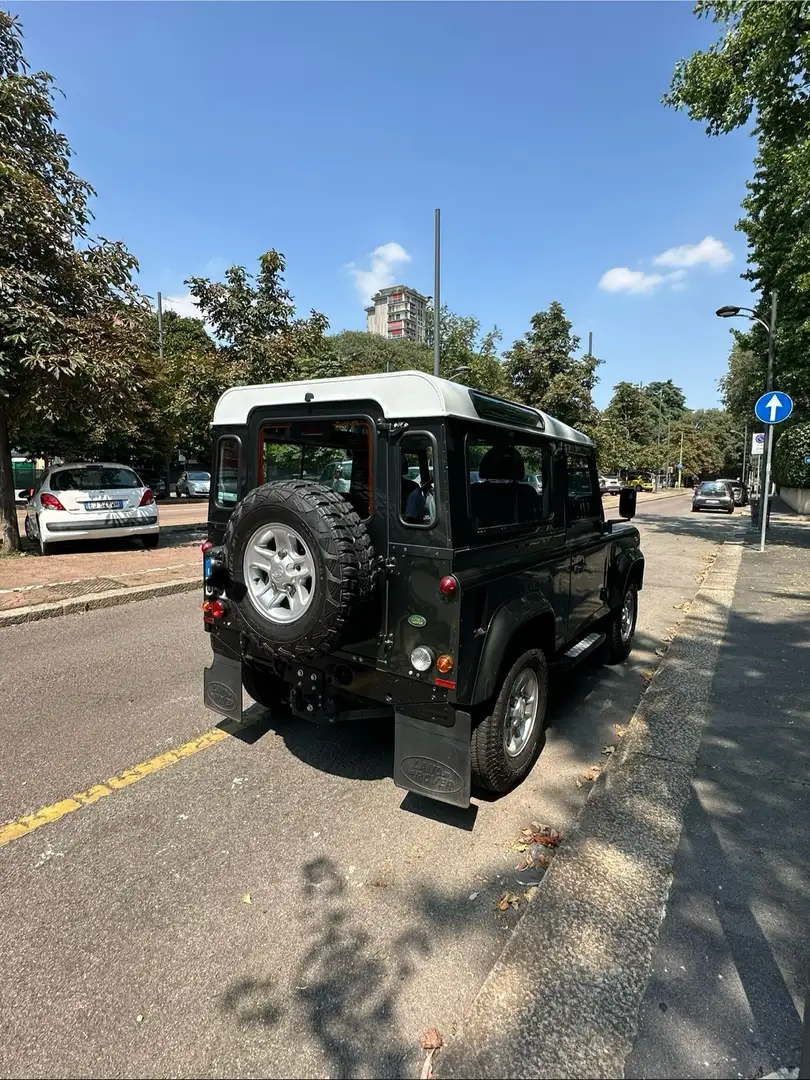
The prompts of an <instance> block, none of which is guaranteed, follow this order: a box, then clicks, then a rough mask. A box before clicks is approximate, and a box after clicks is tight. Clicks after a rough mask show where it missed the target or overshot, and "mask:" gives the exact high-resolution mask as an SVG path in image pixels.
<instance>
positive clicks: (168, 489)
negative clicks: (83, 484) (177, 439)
mask: <svg viewBox="0 0 810 1080" xmlns="http://www.w3.org/2000/svg"><path fill="white" fill-rule="evenodd" d="M157 316H158V352H159V354H160V359H161V360H162V359H163V296H162V295H161V294H160V293H158V294H157ZM171 493H172V463H171V462H169V463H168V465H167V466H166V498H167V499H168V498H169V496H170V495H171Z"/></svg>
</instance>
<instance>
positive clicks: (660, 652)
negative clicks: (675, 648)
mask: <svg viewBox="0 0 810 1080" xmlns="http://www.w3.org/2000/svg"><path fill="white" fill-rule="evenodd" d="M666 651H667V650H666V649H656V650H655V655H656V656H665V655H666Z"/></svg>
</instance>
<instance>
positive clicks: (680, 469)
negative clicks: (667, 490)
mask: <svg viewBox="0 0 810 1080" xmlns="http://www.w3.org/2000/svg"><path fill="white" fill-rule="evenodd" d="M678 487H679V488H681V487H683V432H681V453H680V456H679V457H678Z"/></svg>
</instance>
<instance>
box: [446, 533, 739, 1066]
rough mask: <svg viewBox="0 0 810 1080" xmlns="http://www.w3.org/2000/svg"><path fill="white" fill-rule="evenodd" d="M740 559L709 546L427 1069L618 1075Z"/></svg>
mask: <svg viewBox="0 0 810 1080" xmlns="http://www.w3.org/2000/svg"><path fill="white" fill-rule="evenodd" d="M742 551H743V548H742V544H741V542H737V543H727V544H725V545H724V546H723V547H722V548H721V550H720V553H719V555H718V557H717V559H716V561H715V563H714V566H713V568H712V570H711V571H710V572H709V574H708V575H707V577H706V579H705V581H704V583H703V585H702V587H701V588H700V590H699V591H698V593H697V596H696V597H695V600H694V602H693V604H692V607H691V609H690V611H689V612H688V614H687V615H686V617H685V619H684V621H683V623H682V624H681V630H680V633H679V635H678V637H677V638H676V639H675V641H674V642H673V643H672V645H671V646H670V648H669V649H668V651H667V654H666V656H665V658H664V660H663V661H662V663H661V666H660V667H659V669H658V671H657V673H656V675H655V677H654V678H653V680H652V682H651V684H650V686H649V688H648V689H647V692H646V693H645V694H644V696H643V698H642V700H641V702H640V704H639V706H638V708H637V710H636V712H635V714H634V716H633V719H632V720H631V722H630V725H629V728H628V731H627V734H626V735H625V737H624V739H623V740H622V742H621V744H620V749H619V751H618V752H617V753H615V754H614V755H613V757H612V759H611V761H610V763H609V765H608V767H607V768H606V769H605V771H604V772H603V773H602V775H601V776H600V777H599V779H598V780H597V781H596V783H595V784H594V788H593V790H592V792H591V794H590V796H589V798H588V801H587V802H586V803H585V806H584V807H583V809H582V811H581V813H580V816H579V818H578V819H577V822H576V823H575V825H574V828H573V830H572V831H571V832H570V833H569V835H568V837H567V839H566V841H565V843H564V844H563V845H562V847H561V848H560V850H559V853H558V855H557V857H556V858H555V860H554V862H553V863H552V865H551V868H550V870H549V871H548V873H547V874H546V877H545V879H544V880H543V882H542V883H541V885H540V888H539V890H538V893H537V894H536V896H535V898H534V900H533V902H532V903H531V904H530V905H529V907H528V909H527V911H526V914H525V915H524V916H523V918H522V920H521V921H520V923H519V924H518V926H517V928H516V930H515V932H514V934H513V935H512V937H511V938H510V940H509V942H508V943H507V945H506V947H505V949H504V951H503V953H502V954H501V957H500V959H499V960H498V962H497V964H496V965H495V967H494V968H493V970H492V972H491V973H490V975H489V976H488V977H487V979H486V980H485V982H484V984H483V986H482V988H481V990H480V991H479V993H478V995H477V996H476V998H475V1000H474V1002H473V1004H472V1007H471V1009H470V1012H469V1014H468V1015H467V1017H466V1018H465V1020H464V1023H463V1025H462V1028H461V1032H460V1034H459V1036H458V1037H457V1038H456V1039H455V1040H453V1041H452V1042H451V1043H450V1045H449V1047H448V1049H447V1050H446V1051H445V1053H444V1056H443V1058H442V1059H440V1060H439V1061H438V1062H437V1069H436V1075H438V1076H443V1077H470V1076H480V1077H496V1076H498V1077H500V1076H510V1077H561V1078H562V1077H582V1076H594V1077H613V1076H622V1075H623V1069H624V1063H625V1059H626V1058H627V1055H628V1054H629V1052H630V1050H631V1048H632V1045H633V1041H634V1038H635V1035H636V1031H637V1027H638V1015H639V1006H640V1003H641V1000H642V996H643V993H644V988H645V985H646V982H647V977H648V974H649V970H650V965H651V961H652V955H653V949H654V947H655V944H656V942H657V939H658V932H659V928H660V924H661V921H662V919H663V916H664V911H665V906H666V902H667V896H668V893H669V889H670V885H671V882H672V866H673V863H674V860H675V853H676V850H677V846H678V842H679V839H680V835H681V830H682V826H683V816H684V811H685V808H686V803H687V800H688V797H689V793H690V790H691V779H692V776H693V775H694V772H695V768H696V763H697V754H698V748H699V745H700V738H701V733H702V730H703V726H704V723H705V721H706V718H707V716H708V711H709V706H710V700H711V689H712V682H713V678H714V671H715V667H716V664H717V659H718V653H719V649H720V647H721V645H722V643H723V640H724V636H725V633H726V627H727V624H728V616H729V611H730V608H731V603H732V599H733V596H734V587H735V584H736V581H737V576H738V573H739V569H740V562H741V559H742Z"/></svg>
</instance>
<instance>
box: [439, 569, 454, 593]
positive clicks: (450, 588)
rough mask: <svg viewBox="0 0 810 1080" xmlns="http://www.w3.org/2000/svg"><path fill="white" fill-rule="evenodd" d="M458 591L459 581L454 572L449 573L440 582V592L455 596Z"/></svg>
mask: <svg viewBox="0 0 810 1080" xmlns="http://www.w3.org/2000/svg"><path fill="white" fill-rule="evenodd" d="M457 591H458V581H456V579H455V578H454V577H453V575H452V574H447V575H446V576H445V577H443V578H442V580H441V581H440V582H439V592H440V593H441V594H442V596H455V595H456V592H457Z"/></svg>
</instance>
